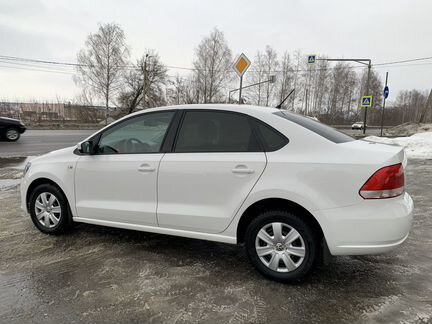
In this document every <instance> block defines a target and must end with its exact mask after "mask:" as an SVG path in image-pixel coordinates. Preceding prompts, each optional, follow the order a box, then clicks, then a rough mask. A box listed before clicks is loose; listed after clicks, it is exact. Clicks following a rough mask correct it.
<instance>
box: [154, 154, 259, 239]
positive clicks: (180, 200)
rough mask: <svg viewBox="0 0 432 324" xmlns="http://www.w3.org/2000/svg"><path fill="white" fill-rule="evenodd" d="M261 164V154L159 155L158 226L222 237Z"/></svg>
mask: <svg viewBox="0 0 432 324" xmlns="http://www.w3.org/2000/svg"><path fill="white" fill-rule="evenodd" d="M265 165H266V157H265V154H264V153H263V152H243V153H170V154H165V156H164V157H163V159H162V162H161V167H160V171H159V179H158V209H157V218H158V223H159V226H161V227H169V228H174V229H184V230H192V231H202V232H206V233H220V232H222V231H223V230H224V229H225V228H226V227H227V226H228V224H229V223H230V222H231V220H232V219H233V217H234V215H235V214H236V212H237V211H238V209H239V208H240V206H241V205H242V203H243V201H244V200H245V199H246V197H247V196H248V194H249V192H250V191H251V190H252V188H253V187H254V185H255V184H256V183H257V181H258V179H259V178H260V176H261V174H262V172H263V170H264V168H265ZM237 171H238V172H239V173H237ZM249 172H250V173H249Z"/></svg>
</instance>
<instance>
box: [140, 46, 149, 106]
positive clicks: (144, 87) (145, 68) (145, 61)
mask: <svg viewBox="0 0 432 324" xmlns="http://www.w3.org/2000/svg"><path fill="white" fill-rule="evenodd" d="M149 57H151V56H150V55H149V54H148V53H147V54H146V55H145V59H144V71H143V72H144V84H143V104H142V106H143V109H145V108H146V95H147V59H148V58H149Z"/></svg>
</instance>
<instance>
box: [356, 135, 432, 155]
mask: <svg viewBox="0 0 432 324" xmlns="http://www.w3.org/2000/svg"><path fill="white" fill-rule="evenodd" d="M364 140H366V141H370V142H376V143H383V144H391V145H399V146H403V147H404V148H405V152H406V154H407V156H408V157H409V158H412V159H432V132H426V133H418V134H414V135H412V136H409V137H395V138H388V137H378V136H368V137H366V138H364Z"/></svg>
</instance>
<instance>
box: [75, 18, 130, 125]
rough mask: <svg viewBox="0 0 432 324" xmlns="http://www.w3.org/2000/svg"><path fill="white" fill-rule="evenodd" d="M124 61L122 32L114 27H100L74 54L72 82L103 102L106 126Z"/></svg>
mask: <svg viewBox="0 0 432 324" xmlns="http://www.w3.org/2000/svg"><path fill="white" fill-rule="evenodd" d="M128 57H129V50H128V46H127V45H126V42H125V34H124V31H123V29H122V28H121V27H120V26H119V25H117V24H115V23H108V24H100V25H99V29H98V31H97V32H96V33H91V34H90V35H89V36H88V37H87V40H86V42H85V47H84V48H83V49H81V50H80V51H79V52H78V55H77V60H78V64H79V65H78V66H77V72H78V75H77V76H76V77H75V82H77V83H78V84H80V85H81V86H83V87H88V89H89V90H91V91H92V92H93V93H94V94H95V95H96V96H97V97H98V98H99V99H102V100H103V101H104V102H105V108H106V118H105V122H106V123H107V117H108V109H109V103H110V101H111V100H113V99H114V98H115V97H116V94H117V93H118V92H119V90H120V88H121V86H122V81H123V78H122V76H123V73H124V70H125V65H126V63H127V59H128Z"/></svg>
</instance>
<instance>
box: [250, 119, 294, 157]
mask: <svg viewBox="0 0 432 324" xmlns="http://www.w3.org/2000/svg"><path fill="white" fill-rule="evenodd" d="M255 123H256V128H257V130H258V132H259V136H260V138H261V142H262V144H263V146H264V150H265V151H266V152H273V151H277V150H279V149H281V148H282V147H284V146H285V145H286V144H287V143H288V139H287V138H286V137H285V136H284V135H282V134H281V133H279V132H278V131H277V130H275V129H274V128H272V127H270V126H268V125H266V124H264V123H261V122H259V121H255Z"/></svg>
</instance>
